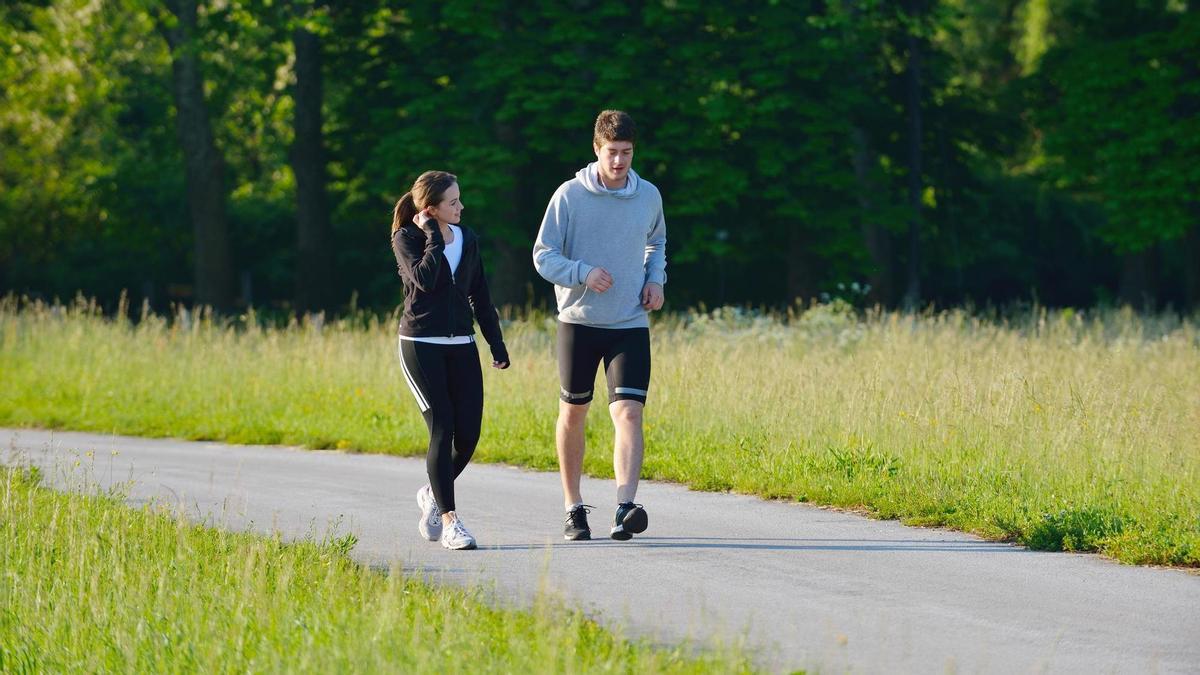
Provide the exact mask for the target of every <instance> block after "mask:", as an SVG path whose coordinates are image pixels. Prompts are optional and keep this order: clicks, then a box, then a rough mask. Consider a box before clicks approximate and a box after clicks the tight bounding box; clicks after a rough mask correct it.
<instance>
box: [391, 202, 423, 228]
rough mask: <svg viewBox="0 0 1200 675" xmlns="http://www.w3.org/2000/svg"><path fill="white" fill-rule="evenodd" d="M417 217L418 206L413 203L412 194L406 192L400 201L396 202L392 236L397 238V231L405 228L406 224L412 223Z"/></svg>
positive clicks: (393, 213)
mask: <svg viewBox="0 0 1200 675" xmlns="http://www.w3.org/2000/svg"><path fill="white" fill-rule="evenodd" d="M415 215H417V205H416V204H414V203H413V196H412V193H411V192H405V193H404V196H403V197H401V198H400V201H398V202H396V208H395V209H394V210H393V211H392V236H396V231H397V230H399V229H400V228H402V227H404V224H405V223H411V222H412V219H413V216H415Z"/></svg>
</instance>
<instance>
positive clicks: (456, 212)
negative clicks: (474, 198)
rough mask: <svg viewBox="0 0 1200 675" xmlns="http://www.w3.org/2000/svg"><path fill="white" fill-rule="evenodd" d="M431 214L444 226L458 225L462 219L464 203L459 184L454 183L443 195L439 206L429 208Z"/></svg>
mask: <svg viewBox="0 0 1200 675" xmlns="http://www.w3.org/2000/svg"><path fill="white" fill-rule="evenodd" d="M428 210H429V213H430V215H432V216H433V217H434V218H437V219H438V222H439V223H442V224H444V225H457V224H458V221H459V220H461V219H462V210H463V203H462V199H461V198H460V195H459V190H458V183H454V184H453V185H451V186H450V187H449V188H446V191H445V192H443V193H442V201H441V202H439V203H438V204H437V206H431V207H429V209H428Z"/></svg>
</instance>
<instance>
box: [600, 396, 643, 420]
mask: <svg viewBox="0 0 1200 675" xmlns="http://www.w3.org/2000/svg"><path fill="white" fill-rule="evenodd" d="M643 407H644V406H643V405H642V404H641V403H640V402H638V401H613V403H612V404H611V405H609V406H608V413H609V414H610V415H612V418H613V422H616V423H618V424H619V423H624V424H638V425H640V424H641V423H642V409H643Z"/></svg>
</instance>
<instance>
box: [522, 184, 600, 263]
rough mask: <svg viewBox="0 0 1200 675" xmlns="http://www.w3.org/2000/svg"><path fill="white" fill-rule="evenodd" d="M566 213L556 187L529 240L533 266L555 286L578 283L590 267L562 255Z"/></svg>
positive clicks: (564, 240) (562, 197)
mask: <svg viewBox="0 0 1200 675" xmlns="http://www.w3.org/2000/svg"><path fill="white" fill-rule="evenodd" d="M569 220H570V216H569V214H568V210H567V198H566V195H565V194H564V191H563V190H562V189H561V188H560V189H559V191H558V192H555V193H554V196H553V197H551V198H550V204H549V205H547V206H546V215H545V216H544V217H543V218H542V226H541V228H539V229H538V234H537V239H535V240H534V242H533V267H534V269H536V270H537V272H538V274H540V275H542V278H543V279H545V280H546V281H549V282H550V283H552V284H557V285H559V286H566V287H571V286H578V285H580V284H582V283H584V281H585V280H586V279H587V276H588V273H589V272H591V271H592V269H593V267H592V266H591V265H589V264H587V263H585V262H583V261H582V260H572V259H570V258H568V257H567V256H566V255H564V254H563V249H564V248H565V246H566V241H567V226H568V224H569Z"/></svg>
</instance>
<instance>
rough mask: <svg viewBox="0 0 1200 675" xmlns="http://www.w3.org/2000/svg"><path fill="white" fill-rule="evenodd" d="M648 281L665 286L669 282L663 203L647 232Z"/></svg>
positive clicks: (646, 264)
mask: <svg viewBox="0 0 1200 675" xmlns="http://www.w3.org/2000/svg"><path fill="white" fill-rule="evenodd" d="M645 268H646V283H654V284H658V285H659V286H664V285H666V283H667V220H666V218H664V217H663V211H662V204H661V203H660V204H659V207H658V215H657V216H656V217H655V218H654V225H653V226H651V228H650V232H648V233H647V234H646V257H645Z"/></svg>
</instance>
